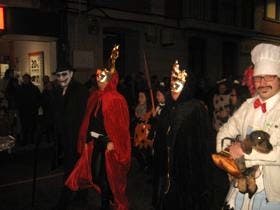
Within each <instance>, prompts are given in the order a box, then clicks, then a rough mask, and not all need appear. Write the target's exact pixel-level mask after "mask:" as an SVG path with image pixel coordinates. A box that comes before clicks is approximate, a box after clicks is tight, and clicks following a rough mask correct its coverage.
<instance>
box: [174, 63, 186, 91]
mask: <svg viewBox="0 0 280 210" xmlns="http://www.w3.org/2000/svg"><path fill="white" fill-rule="evenodd" d="M187 76H188V74H187V73H186V71H185V70H184V69H183V70H180V65H179V63H178V60H176V61H175V63H174V64H173V66H172V71H171V82H170V83H171V91H172V92H176V93H179V92H181V91H182V90H183V87H184V85H185V83H186V78H187Z"/></svg>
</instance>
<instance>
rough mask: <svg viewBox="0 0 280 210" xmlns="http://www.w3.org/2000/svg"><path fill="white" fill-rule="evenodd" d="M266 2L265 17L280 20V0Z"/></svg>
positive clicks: (267, 0)
mask: <svg viewBox="0 0 280 210" xmlns="http://www.w3.org/2000/svg"><path fill="white" fill-rule="evenodd" d="M265 2H266V4H265V17H266V18H268V19H273V20H280V15H279V13H280V0H266V1H265Z"/></svg>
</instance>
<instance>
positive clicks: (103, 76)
mask: <svg viewBox="0 0 280 210" xmlns="http://www.w3.org/2000/svg"><path fill="white" fill-rule="evenodd" d="M109 76H110V74H109V72H108V71H107V70H106V69H104V70H101V69H97V72H96V81H97V82H98V83H104V82H107V81H109Z"/></svg>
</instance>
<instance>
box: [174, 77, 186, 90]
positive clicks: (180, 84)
mask: <svg viewBox="0 0 280 210" xmlns="http://www.w3.org/2000/svg"><path fill="white" fill-rule="evenodd" d="M170 85H171V92H175V93H180V92H181V91H182V90H183V88H184V85H185V82H183V81H181V80H178V79H177V78H175V77H171V81H170Z"/></svg>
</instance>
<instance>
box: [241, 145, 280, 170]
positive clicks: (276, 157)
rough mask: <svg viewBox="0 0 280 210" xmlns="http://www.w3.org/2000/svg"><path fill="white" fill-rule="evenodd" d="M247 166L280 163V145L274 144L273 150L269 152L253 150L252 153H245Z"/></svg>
mask: <svg viewBox="0 0 280 210" xmlns="http://www.w3.org/2000/svg"><path fill="white" fill-rule="evenodd" d="M244 158H245V164H246V167H251V166H254V165H280V145H279V144H278V145H274V146H273V150H272V151H271V152H270V153H268V154H263V153H260V152H257V151H256V150H254V149H253V150H252V153H251V154H249V155H247V154H245V155H244Z"/></svg>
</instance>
